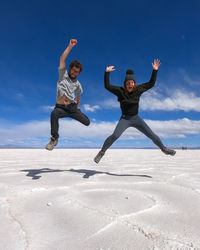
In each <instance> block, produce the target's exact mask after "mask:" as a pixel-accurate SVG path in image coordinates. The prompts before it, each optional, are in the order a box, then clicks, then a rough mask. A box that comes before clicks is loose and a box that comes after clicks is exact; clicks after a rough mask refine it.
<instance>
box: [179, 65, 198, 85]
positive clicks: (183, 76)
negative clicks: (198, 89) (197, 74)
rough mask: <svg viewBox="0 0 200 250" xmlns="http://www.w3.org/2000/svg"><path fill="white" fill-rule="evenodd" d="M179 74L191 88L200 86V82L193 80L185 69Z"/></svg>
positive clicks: (180, 70)
mask: <svg viewBox="0 0 200 250" xmlns="http://www.w3.org/2000/svg"><path fill="white" fill-rule="evenodd" d="M178 73H179V74H180V76H181V78H182V79H183V80H184V81H185V82H186V83H188V84H189V85H191V86H199V85H200V80H194V79H192V78H191V77H190V76H189V75H188V73H187V72H186V71H185V70H184V69H179V72H178Z"/></svg>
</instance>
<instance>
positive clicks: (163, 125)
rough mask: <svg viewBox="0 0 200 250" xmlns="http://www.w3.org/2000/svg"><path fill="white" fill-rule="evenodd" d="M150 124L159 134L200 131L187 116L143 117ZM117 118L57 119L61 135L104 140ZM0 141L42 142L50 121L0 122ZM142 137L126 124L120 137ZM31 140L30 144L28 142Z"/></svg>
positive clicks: (182, 134)
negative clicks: (166, 118)
mask: <svg viewBox="0 0 200 250" xmlns="http://www.w3.org/2000/svg"><path fill="white" fill-rule="evenodd" d="M146 122H147V124H148V125H149V126H150V128H151V129H152V130H153V131H154V132H155V133H156V134H158V135H159V136H160V137H161V138H168V139H169V138H185V137H187V136H189V135H199V134H200V121H199V120H196V121H194V120H189V119H187V118H184V119H178V120H170V121H153V120H146ZM116 124H117V122H105V121H101V122H99V123H96V122H91V124H90V126H89V127H86V126H84V125H82V124H80V123H79V122H77V121H74V120H71V119H60V129H59V131H60V138H62V139H69V140H87V141H90V140H105V139H106V138H107V137H108V136H109V135H111V134H112V133H113V131H114V129H115V127H116ZM0 134H1V145H4V144H10V143H12V144H20V145H22V144H23V145H29V146H33V145H32V142H33V144H34V146H41V144H43V143H44V141H45V143H46V142H47V140H48V138H49V137H50V122H49V121H31V122H28V123H24V124H21V125H15V124H10V125H8V124H7V125H2V124H1V125H0ZM142 138H145V136H144V135H142V134H141V133H140V132H139V131H138V130H136V129H134V128H128V129H127V130H126V131H125V132H124V134H123V135H122V137H121V139H126V140H132V139H142ZM30 144H31V145H30Z"/></svg>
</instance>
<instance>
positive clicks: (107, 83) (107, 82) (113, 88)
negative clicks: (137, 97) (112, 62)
mask: <svg viewBox="0 0 200 250" xmlns="http://www.w3.org/2000/svg"><path fill="white" fill-rule="evenodd" d="M114 67H115V66H108V67H106V72H105V75H104V86H105V88H106V89H107V90H109V91H110V92H112V93H113V94H115V95H117V94H118V93H119V87H117V86H113V85H110V79H109V76H110V72H112V71H115V68H114Z"/></svg>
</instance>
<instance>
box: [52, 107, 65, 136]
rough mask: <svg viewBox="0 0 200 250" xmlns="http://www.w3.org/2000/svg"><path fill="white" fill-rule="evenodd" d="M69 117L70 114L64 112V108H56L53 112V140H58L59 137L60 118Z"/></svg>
mask: <svg viewBox="0 0 200 250" xmlns="http://www.w3.org/2000/svg"><path fill="white" fill-rule="evenodd" d="M64 117H69V112H67V111H66V110H64V109H63V108H58V107H55V108H54V110H53V111H52V112H51V135H52V137H53V138H55V139H57V138H58V137H59V134H58V129H59V123H58V119H59V118H64Z"/></svg>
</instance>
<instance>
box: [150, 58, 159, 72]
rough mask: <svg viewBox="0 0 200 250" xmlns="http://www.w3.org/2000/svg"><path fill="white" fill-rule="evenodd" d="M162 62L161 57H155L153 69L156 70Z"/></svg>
mask: <svg viewBox="0 0 200 250" xmlns="http://www.w3.org/2000/svg"><path fill="white" fill-rule="evenodd" d="M160 65H161V62H160V60H159V59H154V62H153V63H152V66H153V69H154V70H158V68H159V67H160Z"/></svg>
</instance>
